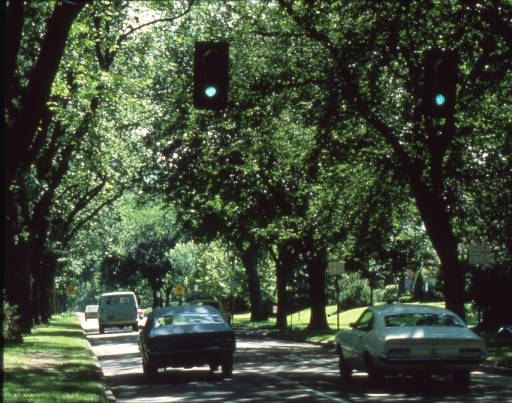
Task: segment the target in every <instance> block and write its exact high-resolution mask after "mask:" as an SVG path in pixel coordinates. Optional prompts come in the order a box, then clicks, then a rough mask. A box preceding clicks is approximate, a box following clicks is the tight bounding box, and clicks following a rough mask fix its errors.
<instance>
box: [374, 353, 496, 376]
mask: <svg viewBox="0 0 512 403" xmlns="http://www.w3.org/2000/svg"><path fill="white" fill-rule="evenodd" d="M485 358H486V355H485V354H482V355H480V356H479V357H399V358H397V357H388V356H386V355H382V356H381V357H380V359H379V360H378V366H379V367H381V368H382V369H386V370H396V371H404V372H405V371H410V372H415V371H431V372H449V371H456V370H473V369H476V368H478V367H479V366H480V364H482V363H483V362H484V361H485Z"/></svg>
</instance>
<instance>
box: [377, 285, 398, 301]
mask: <svg viewBox="0 0 512 403" xmlns="http://www.w3.org/2000/svg"><path fill="white" fill-rule="evenodd" d="M380 300H381V301H384V302H385V303H386V304H392V303H393V302H398V289H397V286H396V285H394V284H390V285H387V286H386V287H384V289H383V290H382V292H381V293H380Z"/></svg>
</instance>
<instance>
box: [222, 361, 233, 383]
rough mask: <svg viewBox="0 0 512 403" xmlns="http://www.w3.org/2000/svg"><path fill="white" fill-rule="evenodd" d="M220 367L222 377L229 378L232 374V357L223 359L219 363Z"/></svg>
mask: <svg viewBox="0 0 512 403" xmlns="http://www.w3.org/2000/svg"><path fill="white" fill-rule="evenodd" d="M221 368H222V377H223V378H231V377H232V376H233V357H231V358H229V359H227V360H225V361H224V362H223V363H222V364H221Z"/></svg>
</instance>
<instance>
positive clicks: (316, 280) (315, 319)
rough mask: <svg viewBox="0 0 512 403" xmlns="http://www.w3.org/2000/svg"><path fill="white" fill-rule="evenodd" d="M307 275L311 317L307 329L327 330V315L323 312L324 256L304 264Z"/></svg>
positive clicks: (325, 261)
mask: <svg viewBox="0 0 512 403" xmlns="http://www.w3.org/2000/svg"><path fill="white" fill-rule="evenodd" d="M306 264H307V268H308V274H309V296H310V307H311V316H310V319H309V325H308V329H310V330H324V329H329V324H328V323H327V314H326V312H325V301H326V295H325V270H326V268H327V259H326V258H325V256H315V257H314V258H313V259H311V260H309V261H307V262H306Z"/></svg>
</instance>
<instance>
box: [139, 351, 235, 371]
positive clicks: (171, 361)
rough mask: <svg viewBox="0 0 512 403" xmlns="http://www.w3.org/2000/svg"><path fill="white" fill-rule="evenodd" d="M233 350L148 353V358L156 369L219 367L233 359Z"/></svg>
mask: <svg viewBox="0 0 512 403" xmlns="http://www.w3.org/2000/svg"><path fill="white" fill-rule="evenodd" d="M233 353H234V349H233V348H225V347H203V348H200V349H190V350H179V351H163V352H160V351H146V352H145V355H146V358H147V359H148V360H149V361H150V362H151V364H152V365H154V366H156V367H195V366H201V365H207V364H214V365H219V364H222V363H223V362H225V361H227V360H232V359H233Z"/></svg>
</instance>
